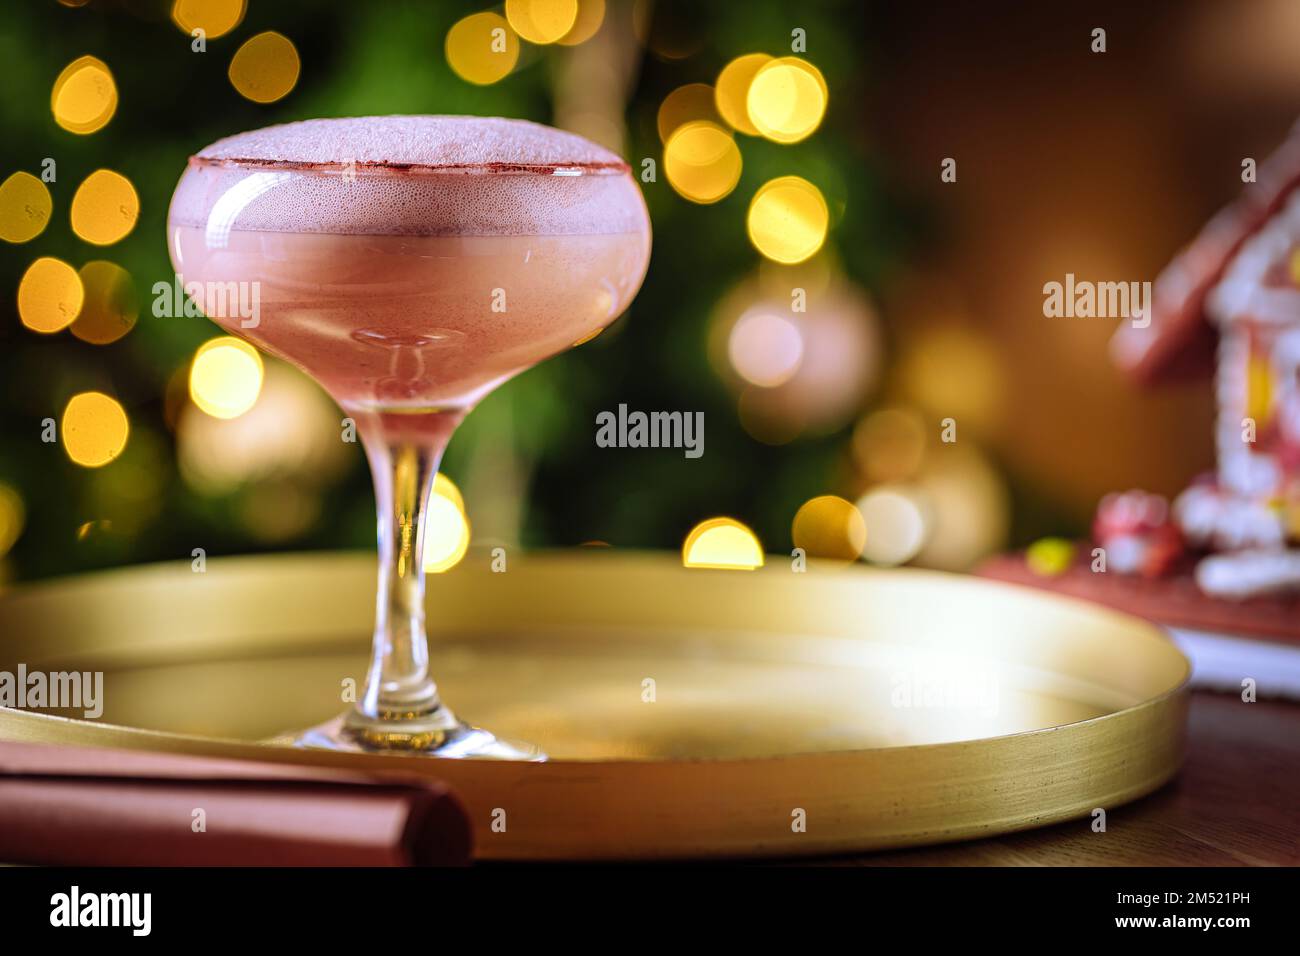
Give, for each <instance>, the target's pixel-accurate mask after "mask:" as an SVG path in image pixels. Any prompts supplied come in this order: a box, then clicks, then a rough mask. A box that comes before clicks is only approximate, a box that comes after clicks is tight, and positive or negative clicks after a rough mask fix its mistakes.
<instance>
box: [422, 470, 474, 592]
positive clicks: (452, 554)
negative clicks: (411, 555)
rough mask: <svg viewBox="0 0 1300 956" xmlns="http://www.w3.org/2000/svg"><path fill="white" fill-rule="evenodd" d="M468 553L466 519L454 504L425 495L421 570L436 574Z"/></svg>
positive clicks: (434, 494)
mask: <svg viewBox="0 0 1300 956" xmlns="http://www.w3.org/2000/svg"><path fill="white" fill-rule="evenodd" d="M468 550H469V519H468V518H466V517H465V512H464V511H463V510H462V509H461V508H460V507H459V505H458V504H457V502H456V501H455V500H454V499H452V498H449V497H446V496H444V495H442V494H439V493H438V489H437V486H436V485H435V487H434V493H433V494H431V495H430V496H429V504H428V507H427V508H426V509H425V513H424V570H425V571H427V572H429V573H430V574H438V573H440V572H442V571H447V570H449V569H451V568H454V567H455V566H456V565H457V564H458V563H460V559H461V558H463V557H465V552H466V551H468Z"/></svg>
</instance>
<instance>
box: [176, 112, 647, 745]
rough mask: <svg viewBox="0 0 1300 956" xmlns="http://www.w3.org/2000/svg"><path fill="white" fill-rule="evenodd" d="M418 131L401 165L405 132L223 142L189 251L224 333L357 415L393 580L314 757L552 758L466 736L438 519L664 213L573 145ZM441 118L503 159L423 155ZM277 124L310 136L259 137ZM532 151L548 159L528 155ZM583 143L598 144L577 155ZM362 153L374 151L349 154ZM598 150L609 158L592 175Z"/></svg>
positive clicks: (612, 300) (184, 277)
mask: <svg viewBox="0 0 1300 956" xmlns="http://www.w3.org/2000/svg"><path fill="white" fill-rule="evenodd" d="M401 119H403V120H407V121H409V122H407V123H406V124H405V125H402V126H401V127H400V128H399V130H398V131H399V132H400V133H401V134H402V136H403V140H402V143H400V144H397V145H395V146H394V148H393V154H394V155H396V156H397V157H399V159H400V161H398V160H393V161H389V160H387V159H384V158H382V157H383V155H386V154H383V152H382V151H383V150H384V148H385V146H384V135H385V129H388V128H392V125H393V123H394V122H396V121H395V120H393V119H391V118H388V119H384V120H375V121H369V120H346V121H344V120H340V121H328V120H320V121H309V122H310V123H319V124H330V123H332V124H337V125H336V126H331V127H329V128H328V130H327V132H328V134H329V135H328V137H327V139H328V141H329V142H330V143H331V144H332V145H331V147H330V149H329V150H324V149H322V148H321V147H319V146H317V147H315V149H314V152H315V157H313V156H312V155H310V154H311V153H312V152H313V150H311V149H304V148H303V147H302V145H301V143H299V144H298V145H297V146H295V145H293V144H294V142H298V141H297V140H295V139H294V137H288V141H289V142H288V145H284V146H283V148H282V149H281V150H280V151H279V152H280V153H282V154H283V155H280V154H277V153H276V152H275V148H274V136H273V137H272V138H271V141H272V145H271V146H269V147H268V146H267V145H266V144H265V143H264V142H263V143H262V145H261V146H260V147H259V148H257V149H251V148H250V149H249V150H248V152H249V153H252V154H253V155H252V156H250V157H245V156H241V155H239V153H240V150H238V149H231V148H227V149H224V150H221V149H215V148H213V147H210V148H209V150H205V151H203V152H201V153H200V154H199V155H198V156H196V157H194V158H192V159H191V160H190V161H189V164H188V167H187V168H186V170H185V173H184V175H183V176H182V177H181V180H180V183H179V185H178V186H177V189H176V193H175V195H174V197H173V199H172V205H171V210H170V212H169V215H168V247H169V250H170V254H171V257H172V263H173V266H174V267H175V270H176V272H177V274H178V276H180V281H181V282H182V283H183V285H184V287H185V288H186V291H187V292H188V293H189V294H190V295H191V297H193V298H195V299H196V301H197V302H198V303H199V304H200V305H201V306H202V307H203V309H204V311H205V313H206V314H207V315H208V316H209V318H211V319H212V320H214V321H215V322H217V323H218V324H219V325H221V326H222V327H223V328H224V329H225V330H227V331H228V332H230V333H231V334H233V335H237V336H241V337H243V338H245V339H247V340H249V341H250V342H252V343H253V344H254V345H256V346H257V347H258V348H260V349H262V350H264V351H266V352H268V353H270V354H271V355H275V356H277V357H279V358H282V359H284V360H286V361H288V362H290V363H292V364H293V365H296V366H297V367H298V368H300V369H302V370H303V371H304V372H306V373H307V374H308V375H310V376H312V377H313V378H314V379H315V380H316V381H317V382H319V383H320V385H321V386H322V387H323V388H324V389H325V390H326V391H327V392H328V393H329V394H330V395H331V396H332V397H333V398H334V400H335V401H336V402H337V403H338V404H339V406H340V407H341V408H342V409H343V412H344V414H345V415H346V416H347V417H348V418H350V419H352V420H353V421H354V422H355V425H356V433H357V435H358V436H359V437H360V439H361V441H362V443H363V445H364V447H365V451H366V456H367V458H368V460H369V463H370V469H371V472H372V475H373V479H374V486H375V499H376V504H377V507H378V515H379V522H378V524H379V530H378V538H379V586H378V600H377V602H376V615H375V633H374V649H373V656H372V659H371V662H370V668H369V672H368V674H367V677H366V684H365V690H364V692H363V693H362V695H361V697H360V699H359V700H358V702H357V703H356V704H355V706H354V707H353V708H352V709H351V710H350V711H348V712H347V713H346V714H344V715H342V716H341V717H338V718H336V719H334V720H332V721H330V722H328V723H326V724H323V725H321V726H319V727H317V728H314V729H313V730H310V731H308V732H307V733H305V734H303V735H302V736H301V737H300V738H299V743H301V744H303V745H306V746H322V747H331V748H345V749H362V750H401V751H406V752H417V753H424V754H433V755H437V756H443V757H489V758H501V759H544V757H543V755H542V754H541V753H540V752H539V751H538V750H537V749H536V748H534V747H531V746H527V745H520V744H515V743H510V742H507V741H505V740H501V739H498V738H496V737H494V736H493V735H492V734H491V733H489V732H488V731H486V730H483V729H480V728H477V727H473V726H471V725H469V724H467V723H465V722H464V721H462V720H461V719H460V718H458V717H457V716H456V715H455V714H454V713H453V712H452V711H451V710H450V709H449V708H448V706H447V705H446V704H445V703H444V702H443V701H442V699H441V697H440V696H439V694H438V688H437V685H436V684H435V683H434V681H433V677H432V676H431V674H430V673H429V652H428V644H427V640H426V637H425V603H424V562H423V561H422V555H423V547H424V527H425V520H424V518H425V505H426V502H427V501H428V498H429V494H430V490H431V487H432V485H433V479H434V476H435V474H436V472H437V469H438V463H439V460H440V458H441V456H442V453H443V451H444V449H445V448H446V446H447V442H448V441H449V440H450V438H451V436H452V433H453V432H454V431H455V429H456V426H457V425H458V424H459V423H460V422H461V420H462V419H463V418H464V417H465V415H466V414H467V413H468V412H469V410H470V409H472V408H473V407H474V405H475V404H476V403H477V402H478V401H479V400H480V399H482V398H483V397H484V396H485V395H486V394H487V393H488V392H490V391H491V390H492V389H494V388H495V387H496V386H498V385H500V384H501V383H502V382H505V381H506V380H508V379H509V378H511V377H512V376H514V375H516V374H517V373H519V372H521V371H523V370H525V369H527V368H529V367H531V366H532V365H535V364H536V363H538V362H540V361H541V360H542V359H544V358H546V357H548V356H550V355H554V354H556V353H558V352H561V351H564V350H565V349H568V348H570V347H572V346H574V345H576V344H578V343H580V342H582V341H584V340H586V339H588V338H590V337H592V336H593V335H595V334H596V333H598V332H599V331H600V330H601V329H602V328H604V327H605V326H607V325H608V324H609V323H610V322H612V321H613V320H614V319H615V318H617V317H618V316H619V315H620V314H621V313H622V312H623V310H624V309H625V308H626V307H627V305H628V303H629V302H630V301H631V299H632V297H633V295H635V293H636V291H637V289H638V288H639V286H640V284H641V280H642V278H643V277H644V275H645V271H646V267H647V263H648V260H649V254H650V228H649V220H648V217H647V215H646V210H645V203H644V200H643V198H642V196H641V191H640V189H639V187H638V186H637V184H636V182H635V181H634V180H633V179H632V177H631V175H630V172H629V169H628V167H627V165H626V164H624V163H623V162H622V161H621V160H618V159H617V157H614V156H613V154H608V153H604V151H600V150H599V148H598V147H595V146H593V145H591V144H589V143H586V142H585V141H583V140H580V139H578V138H577V137H574V136H572V135H570V134H562V133H559V132H557V131H553V130H547V129H545V128H543V127H537V126H535V125H533V124H526V123H516V122H514V121H505V120H478V121H476V120H473V119H470V118H464V117H457V118H431V117H423V118H421V117H409V118H401ZM420 122H423V123H424V124H425V125H426V127H428V128H427V129H426V128H425V127H421V126H420V125H419V124H420ZM439 122H441V123H443V124H444V125H446V124H452V123H454V124H456V125H455V129H453V130H452V133H451V134H450V138H451V139H452V140H455V139H456V137H457V136H459V137H460V138H461V139H462V140H464V139H465V138H466V137H469V140H468V141H469V142H470V145H471V147H472V148H471V149H469V150H468V152H469V153H473V151H474V150H478V151H479V153H480V154H482V153H483V151H484V150H488V151H489V152H488V153H487V154H484V155H475V156H474V157H473V161H472V162H470V161H466V160H465V155H466V152H467V151H466V149H460V150H459V151H458V150H457V149H451V150H450V153H451V154H452V157H453V160H452V161H451V162H440V161H438V159H437V156H436V155H435V156H430V157H426V158H427V159H428V160H429V161H427V162H410V161H409V160H410V158H411V157H410V155H409V154H410V152H411V151H412V149H414V148H417V147H419V145H420V143H422V142H425V140H427V139H429V138H430V136H431V137H432V139H434V140H438V141H441V140H442V139H447V138H448V135H445V134H446V131H445V130H441V131H440V128H438V127H437V126H436V124H438V123H439ZM476 123H478V124H484V128H483V129H482V130H480V129H478V128H476V125H475V124H476ZM368 124H371V125H368ZM412 124H414V125H412ZM428 124H434V125H433V126H429V125H428ZM503 124H505V125H504V126H503ZM293 125H294V126H304V125H306V124H293ZM408 127H409V128H408ZM516 127H518V129H516ZM277 129H286V130H287V129H290V127H279V128H272V130H269V131H258V132H257V133H253V134H245V136H247V137H256V136H259V135H261V134H262V133H267V132H269V133H272V134H274V133H275V131H276V130H277ZM503 129H504V130H505V132H504V133H503V132H502V130H503ZM412 130H414V132H412ZM430 130H431V131H432V132H431V133H430ZM426 134H429V135H426ZM489 134H490V135H489ZM412 136H414V137H415V146H414V147H413V146H412V145H411V138H412ZM421 136H424V137H425V138H424V139H421V138H420V137H421ZM521 136H522V137H523V138H524V142H525V146H524V147H522V151H523V152H524V153H525V154H527V152H528V151H529V150H530V149H531V150H533V152H535V153H537V154H538V155H539V156H540V157H541V158H540V159H539V160H538V161H527V159H528V157H527V156H526V155H525V156H523V157H522V158H523V159H524V160H525V161H521V147H520V146H519V145H518V143H517V140H519V138H520V137H521ZM440 137H441V139H440ZM474 137H477V138H476V139H475V138H474ZM530 137H531V139H530ZM240 138H241V137H235V138H233V140H225V141H222V143H231V142H235V141H238V140H239V139H240ZM299 139H301V137H299ZM307 139H308V140H311V137H307ZM534 140H536V141H537V143H533V141H534ZM498 141H499V142H501V143H503V144H504V145H503V146H502V147H501V148H502V150H503V152H502V154H501V155H500V156H494V155H492V154H491V152H490V150H491V149H493V148H494V147H493V146H492V145H491V144H492V143H493V142H498ZM484 142H486V143H487V145H486V146H484V145H483V143H484ZM222 143H218V144H214V146H216V147H219V146H221V145H222ZM529 143H533V145H532V146H529V145H528V144H529ZM538 143H540V144H542V145H544V146H545V148H541V146H539V145H538ZM566 143H568V144H578V145H577V146H571V147H570V148H571V149H572V154H573V156H574V157H575V161H573V162H568V161H566V160H565V158H564V157H565V156H567V155H569V154H568V153H566V152H565V151H564V149H565V145H564V144H566ZM579 146H580V147H581V148H579ZM399 147H400V148H399ZM351 148H355V150H356V151H357V153H359V154H362V155H365V156H366V157H367V158H365V159H363V160H361V161H352V160H344V159H341V158H340V157H341V156H343V155H345V154H348V155H354V154H352V153H348V150H349V149H351ZM376 150H378V151H380V158H376ZM593 151H594V152H595V153H597V154H603V156H599V157H598V159H597V160H596V161H593V160H592V155H593ZM434 152H437V150H434ZM319 156H327V157H328V158H327V159H320V158H317V157H319ZM304 157H306V158H304ZM251 302H255V303H256V304H257V308H256V309H249V308H247V307H244V308H236V307H234V306H233V304H236V303H243V305H244V306H247V305H248V304H249V303H251ZM252 313H255V314H252Z"/></svg>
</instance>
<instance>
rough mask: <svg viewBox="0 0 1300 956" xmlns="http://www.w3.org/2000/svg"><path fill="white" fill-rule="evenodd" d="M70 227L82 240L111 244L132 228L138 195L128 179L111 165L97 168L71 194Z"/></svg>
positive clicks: (136, 216) (138, 205) (138, 199)
mask: <svg viewBox="0 0 1300 956" xmlns="http://www.w3.org/2000/svg"><path fill="white" fill-rule="evenodd" d="M71 215H72V231H73V232H75V233H76V234H77V235H78V236H79V237H80V238H82V239H84V240H85V241H86V242H90V243H94V244H95V245H97V246H111V245H112V244H113V243H115V242H117V241H118V240H120V239H122V238H123V237H125V236H126V235H127V234H128V233H129V232H130V231H131V230H132V229H134V228H135V223H136V219H138V218H139V216H140V197H139V196H138V195H137V194H136V191H135V187H134V186H132V185H131V180H129V179H127V178H126V177H125V176H123V175H122V174H121V173H115V172H113V170H111V169H97V170H95V171H94V172H93V173H91V174H90V175H89V176H87V177H86V178H85V179H84V180H83V181H82V183H81V185H80V186H78V187H77V191H76V193H75V194H73V197H72V213H71Z"/></svg>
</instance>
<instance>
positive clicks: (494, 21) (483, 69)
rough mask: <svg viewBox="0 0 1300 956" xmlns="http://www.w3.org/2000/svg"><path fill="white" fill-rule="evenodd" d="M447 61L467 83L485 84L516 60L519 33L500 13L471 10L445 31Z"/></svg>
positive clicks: (513, 65)
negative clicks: (473, 11)
mask: <svg viewBox="0 0 1300 956" xmlns="http://www.w3.org/2000/svg"><path fill="white" fill-rule="evenodd" d="M445 46H446V53H447V63H448V64H449V65H450V66H451V68H452V70H453V71H455V73H456V75H457V76H459V77H460V78H461V79H462V80H465V81H466V82H468V83H474V84H476V85H478V86H487V85H489V84H491V83H495V82H497V81H498V80H500V79H503V78H504V77H506V76H508V75H509V74H510V71H511V70H513V69H514V68H515V63H517V62H518V61H519V37H518V36H517V35H516V34H515V31H514V30H513V29H511V27H510V24H509V23H507V22H506V20H505V18H504V17H501V16H498V15H497V14H495V13H471V14H470V15H469V16H467V17H464V18H463V19H461V20H458V21H456V23H455V24H453V25H452V28H451V29H450V30H448V31H447V40H446V44H445Z"/></svg>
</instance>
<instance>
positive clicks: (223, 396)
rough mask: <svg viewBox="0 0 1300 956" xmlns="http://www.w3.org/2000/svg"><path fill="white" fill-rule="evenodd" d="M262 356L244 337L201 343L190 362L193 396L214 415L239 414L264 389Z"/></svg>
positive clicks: (197, 402)
mask: <svg viewBox="0 0 1300 956" xmlns="http://www.w3.org/2000/svg"><path fill="white" fill-rule="evenodd" d="M262 378H263V369H262V357H261V356H260V355H258V353H257V349H255V348H253V347H252V346H251V345H249V344H248V343H247V342H245V341H244V340H243V339H237V338H235V337H234V336H229V335H226V336H221V337H220V338H215V339H211V340H209V341H207V342H204V343H203V344H202V345H201V346H199V350H198V351H197V352H195V353H194V361H193V362H192V363H191V364H190V398H192V399H193V400H194V404H195V405H197V406H198V407H199V408H201V409H203V411H205V412H207V413H208V414H209V415H211V416H212V417H213V418H238V417H239V416H240V415H242V414H244V412H246V411H248V410H249V409H250V408H252V407H253V405H254V404H256V402H257V396H258V395H259V394H261V391H262Z"/></svg>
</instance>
